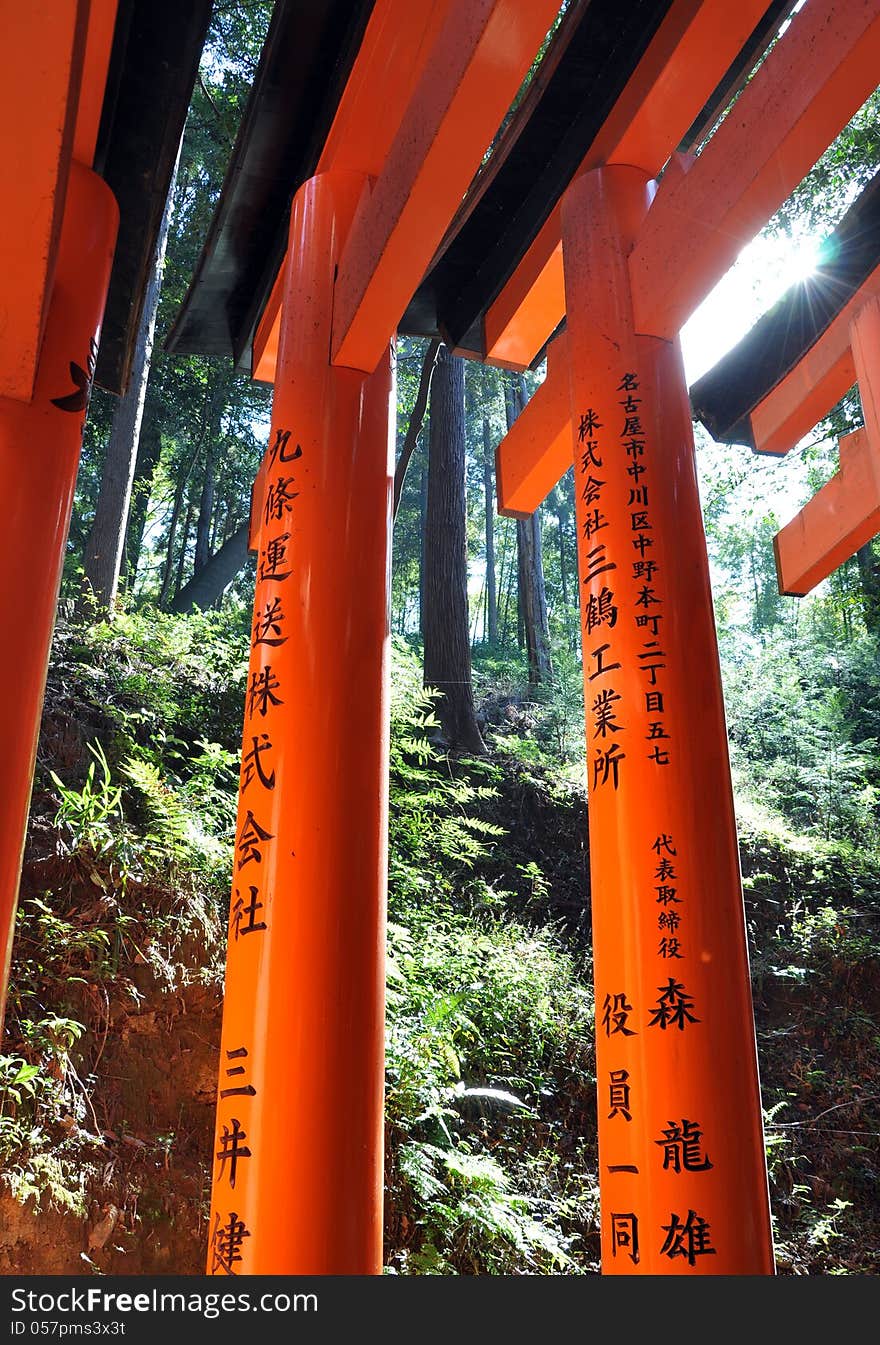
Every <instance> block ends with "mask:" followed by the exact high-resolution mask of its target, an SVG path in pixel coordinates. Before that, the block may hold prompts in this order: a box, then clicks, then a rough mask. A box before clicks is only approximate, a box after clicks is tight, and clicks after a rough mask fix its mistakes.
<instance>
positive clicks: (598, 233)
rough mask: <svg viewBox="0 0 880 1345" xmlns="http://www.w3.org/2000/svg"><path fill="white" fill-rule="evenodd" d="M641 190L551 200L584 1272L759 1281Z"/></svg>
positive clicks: (686, 564)
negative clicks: (570, 506) (575, 777)
mask: <svg viewBox="0 0 880 1345" xmlns="http://www.w3.org/2000/svg"><path fill="white" fill-rule="evenodd" d="M651 191H652V184H649V183H648V181H647V180H646V178H645V175H644V174H643V173H641V172H640V171H639V170H637V169H634V168H629V167H617V166H615V167H609V168H606V169H600V170H596V171H594V172H592V173H589V174H585V175H583V176H582V177H580V178H578V179H577V180H576V181H575V182H574V183H573V184H572V186H571V187H570V188H569V190H568V192H567V193H566V196H565V199H564V204H563V215H562V225H563V246H564V259H565V286H566V304H567V313H568V339H569V347H570V358H571V366H570V367H571V373H570V377H571V396H572V403H571V407H572V428H573V439H574V452H575V482H576V491H575V493H576V503H577V524H578V549H579V562H580V577H581V591H582V632H583V649H584V689H585V696H586V724H587V769H588V786H589V818H590V872H591V887H592V900H593V946H594V958H595V992H596V1038H597V1052H596V1054H597V1081H598V1102H599V1109H598V1111H599V1159H600V1191H601V1211H602V1213H601V1223H602V1269H603V1272H604V1273H606V1274H686V1275H694V1274H772V1272H773V1253H772V1240H771V1232H770V1216H769V1201H768V1192H767V1176H766V1167H765V1158H764V1145H763V1130H762V1122H761V1109H760V1094H759V1087H758V1071H757V1056H756V1047H755V1035H754V1022H753V1015H752V1005H751V993H750V984H749V968H748V953H747V945H746V935H745V922H744V913H743V902H742V888H741V880H740V872H739V857H738V849H737V839H736V826H735V819H734V812H733V801H732V793H731V781H730V769H729V763H728V752H727V735H726V729H725V721H724V707H723V700H722V691H721V680H720V671H719V663H718V653H717V642H716V636H715V628H714V618H713V612H712V598H711V591H710V584H709V571H708V561H707V555H706V547H705V538H704V533H703V525H702V515H701V510H700V500H699V493H698V488H697V478H696V471H695V464H694V444H693V432H692V425H691V419H690V409H689V404H688V398H687V386H686V382H685V377H684V371H683V368H682V364H681V357H680V351H679V347H678V343H677V342H676V343H670V342H667V341H662V340H659V339H657V338H654V337H651V336H640V335H636V334H635V332H634V329H633V319H632V310H631V303H630V291H629V277H628V269H627V262H626V257H627V252H628V250H629V247H630V246H631V243H632V239H633V237H634V236H635V234H636V231H637V230H638V227H639V225H640V223H641V220H642V219H643V218H644V215H645V212H646V210H647V208H648V205H649V201H650V196H651Z"/></svg>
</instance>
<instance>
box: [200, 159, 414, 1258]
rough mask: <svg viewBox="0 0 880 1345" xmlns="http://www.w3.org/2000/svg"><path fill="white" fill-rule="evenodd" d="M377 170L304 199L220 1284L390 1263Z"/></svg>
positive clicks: (261, 613)
mask: <svg viewBox="0 0 880 1345" xmlns="http://www.w3.org/2000/svg"><path fill="white" fill-rule="evenodd" d="M366 184H367V179H366V178H365V177H363V176H361V175H358V174H354V173H346V172H340V171H334V172H329V173H324V174H321V175H319V176H317V177H314V178H311V179H310V180H309V181H307V182H306V183H304V184H303V186H302V187H300V189H299V191H298V192H297V194H296V196H295V197H294V201H293V208H292V214H291V225H290V246H289V249H288V254H287V263H286V273H285V286H284V295H283V301H282V305H283V306H282V319H281V337H280V346H279V357H278V368H277V373H276V379H275V400H274V406H273V413H272V428H271V435H270V440H269V446H268V449H267V452H266V458H265V461H264V466H263V468H261V472H260V478H258V481H259V480H260V479H262V489H261V490H256V489H255V492H254V510H255V515H256V517H255V518H254V524H255V531H256V539H255V540H256V541H257V542H258V553H257V581H256V593H255V599H254V621H253V629H252V638H251V660H250V669H249V677H248V692H247V700H246V705H245V719H244V744H243V748H242V772H241V786H240V799H239V811H238V822H237V831H236V842H235V856H234V861H233V888H232V902H231V912H230V926H229V943H228V955H227V966H226V995H225V1001H224V1012H223V1032H222V1038H221V1043H220V1083H219V1090H218V1092H219V1097H218V1107H217V1129H216V1142H215V1145H214V1180H213V1198H212V1207H211V1224H210V1229H209V1236H210V1245H209V1252H208V1265H207V1269H208V1273H209V1274H214V1275H237V1274H247V1275H264V1274H275V1275H278V1274H282V1275H283V1274H299V1275H329V1274H335V1275H367V1274H379V1273H381V1268H382V1186H383V1145H382V1138H383V1118H382V1104H383V1094H384V1076H383V1062H384V1048H383V1031H384V1012H383V1007H384V1006H383V991H384V966H385V963H384V956H385V948H384V939H385V882H386V835H387V807H388V784H387V778H388V642H389V627H388V577H389V539H390V531H391V529H390V525H391V487H392V479H393V466H392V462H393V457H392V445H391V442H390V438H389V406H390V400H391V393H392V386H393V380H392V372H391V352H390V348H389V349H388V350H386V352H385V355H384V356H383V358H382V360H381V361H380V364H379V367H378V368H377V369H376V371H375V372H374V373H372V374H365V373H361V372H359V371H357V370H354V369H348V368H338V367H334V366H332V365H331V364H330V335H331V322H332V315H333V295H334V283H335V276H336V269H337V265H338V262H339V256H340V252H341V249H342V246H343V244H344V242H345V238H346V234H347V232H348V229H349V226H350V223H351V219H352V217H353V215H354V212H355V209H356V207H357V204H358V201H359V199H360V197H361V194H362V192H363V190H364V188H365V187H366Z"/></svg>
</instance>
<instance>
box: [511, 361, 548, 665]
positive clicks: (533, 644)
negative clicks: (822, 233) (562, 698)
mask: <svg viewBox="0 0 880 1345" xmlns="http://www.w3.org/2000/svg"><path fill="white" fill-rule="evenodd" d="M527 400H528V393H527V390H526V385H525V379H524V378H523V376H522V374H516V375H514V376H513V378H512V379H511V381H510V382H509V383H508V384H507V386H506V388H505V399H504V405H505V411H506V414H507V428H508V429H510V428H511V426H512V425H513V422H514V421H515V420H516V417H517V416H518V415H519V413H520V411H522V409H523V407H524V406H525V404H526V402H527ZM516 541H517V574H518V581H519V618H520V621H521V623H522V633H523V639H524V641H525V646H526V654H527V657H528V669H529V687H530V688H535V687H538V686H541V685H546V684H547V683H549V682H552V681H553V661H552V658H551V655H550V625H549V620H548V616H547V589H546V585H545V583H544V560H543V551H542V545H541V510H540V507H539V508H538V509H536V510H535V512H534V513H533V514H530V515H529V517H528V518H518V519H517V521H516Z"/></svg>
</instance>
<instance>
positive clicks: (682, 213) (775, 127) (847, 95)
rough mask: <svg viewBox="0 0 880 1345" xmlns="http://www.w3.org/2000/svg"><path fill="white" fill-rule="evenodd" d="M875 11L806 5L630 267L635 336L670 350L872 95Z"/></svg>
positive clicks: (657, 214) (669, 191)
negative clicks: (662, 341)
mask: <svg viewBox="0 0 880 1345" xmlns="http://www.w3.org/2000/svg"><path fill="white" fill-rule="evenodd" d="M878 71H880V0H857V3H850V0H810V3H809V4H808V5H806V6H805V8H804V9H803V10H801V11H800V12H799V13H798V14H796V15H795V17H794V18H793V20H792V22H791V24H790V26H789V28H788V30H787V31H786V32H785V34H784V35H783V37H782V38H781V40H780V41H779V42H778V43H777V45H776V46H775V47H774V48H773V50H772V51H771V52H770V54H769V55H768V56H767V58H766V60H765V61H764V63H763V65H762V66H761V67H760V69H759V70H758V71H757V73H756V74H755V76H754V77H753V79H752V80H751V82H750V83H749V84H748V85H747V86H746V88H745V89H744V90H743V92H742V94H741V95H740V97H739V99H738V100H737V102H736V104H735V106H734V108H733V109H732V111H731V112H730V113H729V115H728V116H727V118H726V119H725V120H724V121H723V122H722V124H721V126H720V127H719V128H718V130H717V131H716V132H715V134H714V136H713V137H712V139H711V140H710V141H709V142H708V144H707V146H706V148H705V149H704V151H703V153H702V154H701V155H700V156H699V157H698V159H697V160H696V162H695V164H694V166H693V169H692V170H691V172H689V173H688V174H687V175H686V176H685V177H684V178H683V179H680V180H678V181H676V182H670V183H669V184H668V185H667V184H663V183H661V186H660V190H659V191H658V193H657V196H656V198H655V200H654V203H653V205H652V206H651V210H650V212H649V214H648V217H647V219H646V221H645V225H644V227H643V229H642V232H641V234H640V236H639V238H638V240H637V242H636V245H635V247H634V249H633V251H632V254H631V256H630V277H631V281H632V289H633V307H634V313H635V320H636V329H637V331H639V332H642V333H644V334H645V335H649V336H660V337H665V338H666V339H671V338H672V337H673V336H675V335H677V333H678V332H679V331H680V329H681V328H682V327H683V326H684V324H685V322H686V321H687V319H688V318H689V317H690V315H691V314H692V313H693V311H694V310H695V309H696V308H697V307H698V305H699V304H700V303H701V302H702V300H703V299H704V298H705V297H706V295H707V294H708V293H709V292H710V291H711V290H712V288H713V287H714V285H715V284H717V282H718V281H719V280H720V279H721V277H722V276H723V275H724V273H725V272H726V271H727V270H728V269H729V268H730V266H731V265H732V264H733V262H734V261H735V260H736V257H737V254H738V252H739V251H740V250H741V248H742V247H743V246H744V245H745V244H746V243H748V242H749V241H750V240H751V239H752V238H753V237H754V235H755V234H756V233H757V232H758V230H759V229H760V228H761V227H762V226H763V225H764V224H765V223H766V221H767V220H768V219H769V218H770V217H771V215H772V214H773V213H774V211H776V210H777V209H778V208H779V206H780V205H781V204H782V202H783V201H784V200H785V198H786V197H787V196H788V195H789V194H790V192H791V191H792V190H793V189H794V188H795V187H796V186H797V185H798V183H799V182H800V181H801V180H802V179H803V178H804V176H805V175H806V174H807V173H808V172H809V170H810V168H812V166H813V164H814V163H815V162H816V161H817V159H818V158H819V157H820V155H821V154H822V153H823V151H824V150H825V149H826V148H827V146H828V145H829V144H830V143H831V141H832V140H833V139H834V138H835V136H836V135H837V134H838V132H839V131H840V130H842V128H843V127H844V126H845V125H846V123H847V122H848V121H849V120H850V118H851V117H852V116H853V114H854V113H855V112H856V111H857V110H858V108H859V107H860V106H861V105H862V103H863V102H864V101H865V99H866V98H867V97H868V96H869V94H871V93H873V92H874V89H875V88H876V86H877V78H878Z"/></svg>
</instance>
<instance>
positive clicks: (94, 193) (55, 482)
mask: <svg viewBox="0 0 880 1345" xmlns="http://www.w3.org/2000/svg"><path fill="white" fill-rule="evenodd" d="M118 224H119V209H118V207H117V204H116V201H115V199H114V197H113V194H112V192H111V191H110V188H109V187H108V186H107V184H106V182H104V180H103V179H102V178H100V177H98V175H97V174H96V173H93V172H92V170H91V169H90V168H87V167H86V166H85V165H84V164H81V163H77V162H73V163H72V164H71V169H70V177H69V179H68V184H67V195H66V199H65V203H64V214H63V217H62V224H61V234H60V239H59V244H58V260H57V264H56V270H55V280H54V284H53V286H52V297H51V299H50V301H49V310H48V315H47V318H46V328H45V332H44V334H43V342H42V347H41V349H40V357H39V363H38V365H37V375H36V381H35V384H34V393H33V397H32V398H31V400H30V401H27V402H26V401H16V400H14V399H13V398H11V397H0V499H2V501H3V526H2V528H0V574H3V576H4V580H3V584H2V587H0V628H2V630H3V631H4V632H5V633H6V637H7V639H8V640H9V641H10V643H11V645H12V646H14V650H15V654H14V657H12V656H10V657H9V658H6V659H4V662H3V672H2V675H0V757H2V760H3V767H4V777H5V778H4V786H3V806H2V808H0V1022H2V1016H3V1007H4V1001H5V989H6V983H7V977H8V973H9V962H10V958H11V954H12V939H13V934H14V930H15V908H16V904H17V901H18V886H19V878H20V874H21V860H22V853H23V851H24V842H25V832H26V830H27V817H28V807H29V804H30V796H31V784H32V781H33V776H34V761H35V758H36V752H37V739H38V737H39V731H40V715H41V713H42V708H43V695H44V691H45V686H46V672H47V668H48V663H49V647H50V645H51V643H52V631H53V628H54V625H55V609H56V605H57V602H58V590H59V587H60V584H61V573H62V570H63V567H64V554H65V548H66V545H67V533H68V529H69V527H70V513H71V509H72V507H73V491H74V486H75V484H76V473H77V468H78V466H79V456H80V446H81V443H82V434H83V425H84V423H85V418H86V410H87V408H88V401H89V394H90V392H91V386H92V374H93V372H94V368H95V357H96V355H97V351H98V334H99V331H100V327H101V322H102V319H103V316H104V304H105V301H106V298H107V289H108V286H109V283H110V270H111V266H112V263H113V251H114V248H115V246H116V231H117V227H118Z"/></svg>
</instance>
